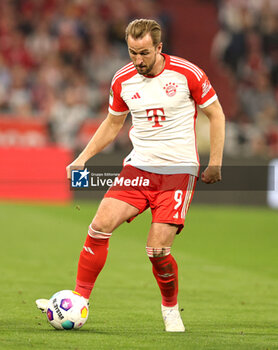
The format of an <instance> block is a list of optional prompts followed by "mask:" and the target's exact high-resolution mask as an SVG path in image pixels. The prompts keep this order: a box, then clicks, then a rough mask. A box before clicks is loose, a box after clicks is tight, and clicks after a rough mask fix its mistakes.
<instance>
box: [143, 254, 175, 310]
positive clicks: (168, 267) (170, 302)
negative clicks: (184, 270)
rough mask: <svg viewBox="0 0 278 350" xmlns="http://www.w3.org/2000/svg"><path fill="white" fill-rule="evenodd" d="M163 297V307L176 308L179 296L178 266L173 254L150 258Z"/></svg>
mask: <svg viewBox="0 0 278 350" xmlns="http://www.w3.org/2000/svg"><path fill="white" fill-rule="evenodd" d="M149 259H150V261H151V262H152V264H153V274H154V277H155V278H156V281H157V283H158V286H159V288H160V292H161V296H162V305H164V306H168V307H170V306H175V305H176V304H177V302H178V301H177V296H178V265H177V263H176V261H175V259H174V258H173V256H172V255H171V254H169V255H166V256H161V257H149Z"/></svg>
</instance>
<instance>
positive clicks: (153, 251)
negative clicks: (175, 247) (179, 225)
mask: <svg viewBox="0 0 278 350" xmlns="http://www.w3.org/2000/svg"><path fill="white" fill-rule="evenodd" d="M146 252H147V255H148V257H149V258H158V257H162V256H167V255H169V254H170V253H171V247H161V248H154V247H146Z"/></svg>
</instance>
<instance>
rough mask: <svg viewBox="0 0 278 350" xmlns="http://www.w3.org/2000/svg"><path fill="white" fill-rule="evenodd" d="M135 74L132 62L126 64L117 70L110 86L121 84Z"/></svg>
mask: <svg viewBox="0 0 278 350" xmlns="http://www.w3.org/2000/svg"><path fill="white" fill-rule="evenodd" d="M136 73H137V71H136V69H135V67H134V64H133V63H132V62H130V63H128V64H126V65H125V66H123V67H122V68H121V69H119V70H118V71H117V72H116V73H115V74H114V77H113V79H112V85H114V84H115V83H116V82H118V83H122V82H123V81H125V80H128V79H130V78H131V77H133V76H134V75H135V74H136Z"/></svg>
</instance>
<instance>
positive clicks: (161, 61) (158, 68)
mask: <svg viewBox="0 0 278 350" xmlns="http://www.w3.org/2000/svg"><path fill="white" fill-rule="evenodd" d="M164 67H165V58H164V56H163V55H161V54H159V55H158V57H157V60H156V62H155V65H154V66H153V69H152V71H151V72H150V73H149V74H148V75H150V76H156V75H158V74H159V73H161V72H162V71H163V69H164Z"/></svg>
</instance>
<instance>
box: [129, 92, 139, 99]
mask: <svg viewBox="0 0 278 350" xmlns="http://www.w3.org/2000/svg"><path fill="white" fill-rule="evenodd" d="M137 98H141V96H140V95H139V93H138V92H136V94H135V95H134V96H132V97H131V99H132V100H134V99H137Z"/></svg>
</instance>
